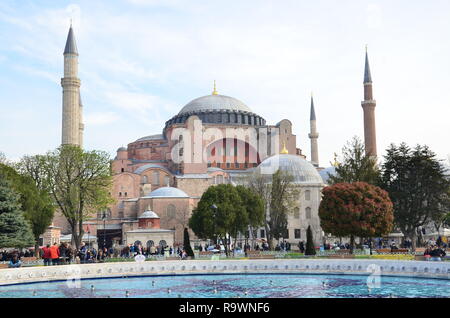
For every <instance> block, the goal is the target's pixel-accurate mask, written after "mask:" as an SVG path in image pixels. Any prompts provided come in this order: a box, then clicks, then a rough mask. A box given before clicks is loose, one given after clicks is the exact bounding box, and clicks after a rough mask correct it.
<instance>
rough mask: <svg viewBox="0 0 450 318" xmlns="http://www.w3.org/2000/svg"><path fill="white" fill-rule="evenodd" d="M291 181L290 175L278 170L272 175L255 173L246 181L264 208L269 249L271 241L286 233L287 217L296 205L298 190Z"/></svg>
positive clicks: (271, 244)
mask: <svg viewBox="0 0 450 318" xmlns="http://www.w3.org/2000/svg"><path fill="white" fill-rule="evenodd" d="M293 181H294V177H293V176H292V175H290V174H289V173H287V172H285V171H282V170H280V169H278V170H277V171H276V172H275V173H274V174H272V175H262V174H258V173H256V174H253V175H251V176H250V177H249V178H248V179H247V186H248V187H249V188H251V189H253V191H254V192H256V193H258V194H259V195H260V196H261V198H262V200H263V202H264V206H265V208H266V216H265V223H264V227H265V229H266V235H267V241H268V244H269V248H270V249H273V239H277V240H278V239H280V238H281V237H283V236H284V235H285V233H286V232H287V230H288V229H287V225H288V222H287V216H288V214H289V213H291V212H292V211H293V209H294V207H295V206H296V205H297V203H298V201H297V200H298V196H299V189H298V188H297V187H296V186H295V184H294V183H293Z"/></svg>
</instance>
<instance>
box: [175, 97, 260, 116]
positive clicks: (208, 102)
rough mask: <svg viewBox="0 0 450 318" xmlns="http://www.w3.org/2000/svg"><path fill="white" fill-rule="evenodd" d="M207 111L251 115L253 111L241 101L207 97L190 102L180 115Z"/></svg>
mask: <svg viewBox="0 0 450 318" xmlns="http://www.w3.org/2000/svg"><path fill="white" fill-rule="evenodd" d="M207 110H234V111H243V112H249V113H251V112H252V111H251V109H250V108H249V107H248V106H247V105H245V104H244V103H243V102H241V101H240V100H238V99H236V98H234V97H230V96H225V95H206V96H203V97H199V98H196V99H194V100H193V101H191V102H189V103H188V104H187V105H186V106H184V107H183V108H182V109H181V110H180V112H179V113H178V115H181V114H185V113H191V112H201V111H207Z"/></svg>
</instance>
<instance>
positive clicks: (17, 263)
mask: <svg viewBox="0 0 450 318" xmlns="http://www.w3.org/2000/svg"><path fill="white" fill-rule="evenodd" d="M426 245H427V248H426V250H425V252H424V256H425V258H426V259H427V260H432V261H440V260H442V258H443V257H445V256H446V252H445V250H446V248H447V243H446V241H445V242H444V240H443V239H442V238H441V237H438V238H437V239H436V240H434V239H430V240H429V241H428V242H426ZM297 247H298V249H299V251H300V253H304V252H305V248H306V244H305V242H304V241H300V242H299V243H298V245H297ZM360 247H361V246H360ZM363 247H366V248H390V249H391V251H392V252H394V251H395V250H397V249H398V247H397V245H396V243H395V242H394V241H393V240H392V241H391V242H388V241H387V240H382V239H379V240H374V241H372V240H365V241H364V242H363ZM400 247H401V248H410V247H411V241H410V240H404V241H403V242H402V243H401V244H400ZM321 248H323V249H324V250H332V249H334V250H338V249H350V245H349V243H348V242H347V243H342V242H335V243H324V244H323V245H322V246H321ZM195 249H197V250H198V251H200V252H202V251H214V252H218V253H222V252H224V246H223V245H222V244H211V245H208V244H206V245H205V246H202V245H196V246H195ZM250 250H254V251H268V250H269V245H268V244H267V242H266V241H263V242H262V243H261V244H259V243H255V244H254V246H251V245H250V244H248V243H247V244H237V245H236V246H232V251H233V253H234V252H238V253H239V252H242V253H246V252H247V251H250ZM290 250H291V244H290V243H289V242H286V241H282V242H279V243H278V244H277V245H276V246H275V251H286V252H289V251H290ZM139 254H140V255H143V256H145V257H146V258H149V257H157V256H158V255H159V256H169V257H179V258H180V259H187V258H188V255H187V252H186V250H185V249H184V247H183V246H182V245H179V246H176V247H175V248H173V247H172V246H163V245H159V246H154V245H152V246H148V247H143V246H142V245H141V244H128V245H126V246H124V247H114V248H113V247H109V248H107V247H104V248H99V249H98V250H97V249H95V248H94V247H92V246H88V245H86V244H85V243H84V242H82V243H81V246H80V248H79V249H76V248H75V247H73V246H71V245H70V244H68V243H61V244H57V243H54V244H53V245H50V244H48V245H46V246H44V247H42V248H41V249H40V250H39V256H40V258H42V259H43V261H44V265H45V266H50V265H65V264H71V263H77V264H78V263H81V264H84V263H97V262H104V261H105V259H107V258H119V257H121V258H131V257H136V255H139ZM33 256H34V251H33V250H32V249H22V250H3V251H0V262H3V263H9V267H21V266H22V261H21V258H23V257H25V258H27V257H33Z"/></svg>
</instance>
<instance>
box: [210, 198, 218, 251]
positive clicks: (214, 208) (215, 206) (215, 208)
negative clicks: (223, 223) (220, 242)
mask: <svg viewBox="0 0 450 318" xmlns="http://www.w3.org/2000/svg"><path fill="white" fill-rule="evenodd" d="M211 209H212V210H213V216H214V222H213V227H214V231H213V235H216V217H217V205H215V204H213V205H211ZM214 243H217V242H214ZM214 248H216V247H215V246H214Z"/></svg>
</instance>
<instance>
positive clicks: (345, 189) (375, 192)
mask: <svg viewBox="0 0 450 318" xmlns="http://www.w3.org/2000/svg"><path fill="white" fill-rule="evenodd" d="M322 193H323V198H322V201H321V202H320V207H319V217H320V226H321V227H322V229H323V230H324V231H325V232H326V233H331V234H333V235H335V236H339V237H350V253H353V248H354V242H355V236H360V237H368V238H369V237H380V236H382V235H385V234H388V233H390V231H391V230H392V227H393V221H394V214H393V205H392V202H391V200H390V198H389V195H388V193H387V192H386V191H384V190H383V189H381V188H379V187H377V186H373V185H370V184H368V183H366V182H354V183H337V184H334V185H332V186H329V187H325V188H324V189H323V191H322Z"/></svg>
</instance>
